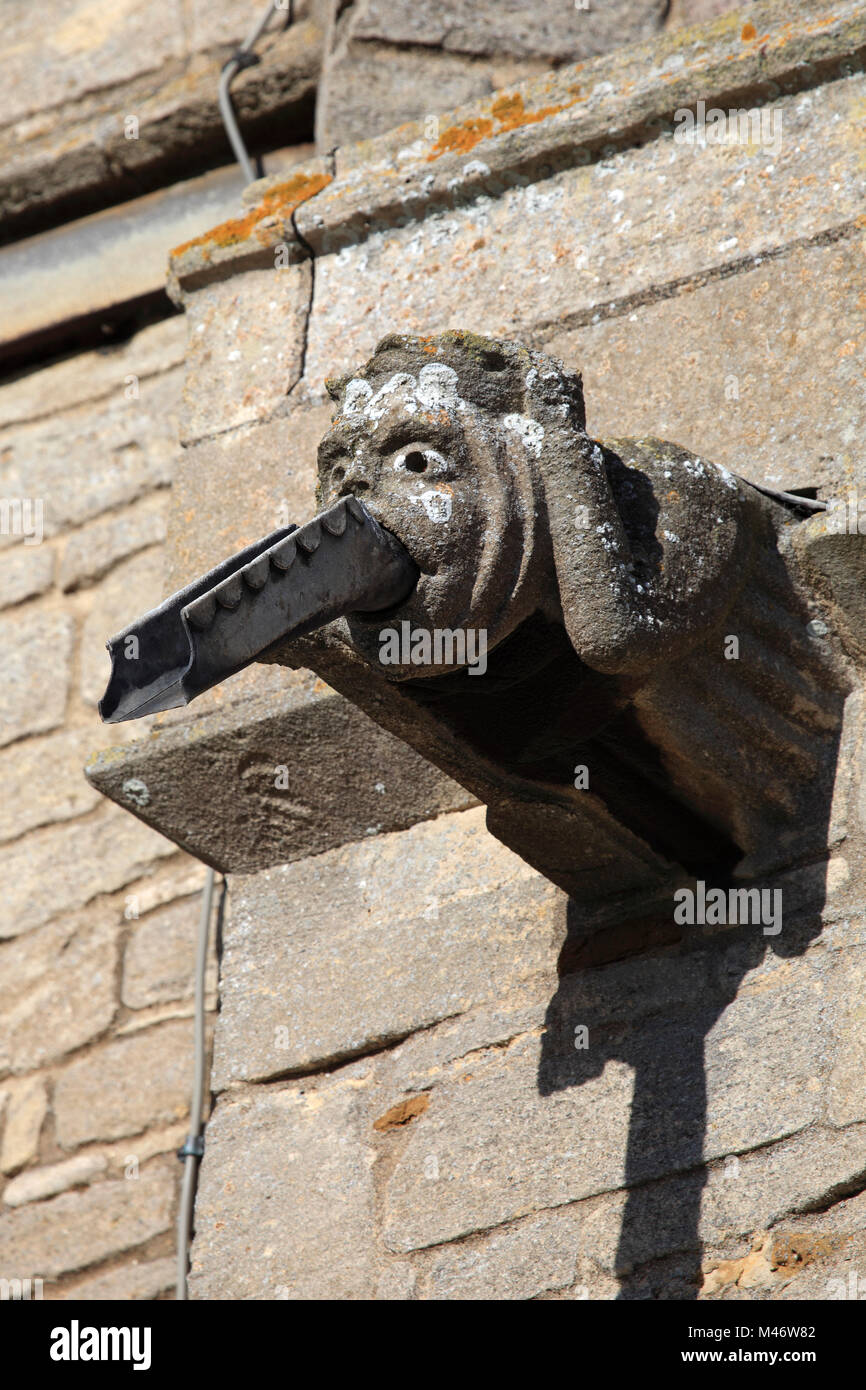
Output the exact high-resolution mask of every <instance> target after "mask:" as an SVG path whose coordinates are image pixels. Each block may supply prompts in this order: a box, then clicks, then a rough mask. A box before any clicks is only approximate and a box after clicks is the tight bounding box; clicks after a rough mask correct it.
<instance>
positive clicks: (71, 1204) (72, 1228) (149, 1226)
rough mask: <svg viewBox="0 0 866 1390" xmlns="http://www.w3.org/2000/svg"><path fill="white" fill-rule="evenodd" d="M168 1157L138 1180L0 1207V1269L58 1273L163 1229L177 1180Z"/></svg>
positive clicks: (167, 1223)
mask: <svg viewBox="0 0 866 1390" xmlns="http://www.w3.org/2000/svg"><path fill="white" fill-rule="evenodd" d="M170 1162H171V1160H169V1161H168V1162H166V1163H165V1164H164V1165H161V1166H159V1167H155V1168H153V1169H150V1170H149V1171H148V1172H147V1173H143V1174H142V1176H141V1178H140V1179H139V1180H138V1181H137V1182H125V1181H124V1180H123V1179H121V1180H120V1181H118V1182H97V1183H93V1184H92V1185H91V1186H90V1187H88V1188H85V1189H84V1191H82V1192H64V1193H62V1194H61V1195H60V1196H59V1197H51V1198H49V1200H48V1201H45V1202H33V1203H30V1204H29V1205H28V1206H25V1207H18V1208H16V1209H14V1210H11V1211H5V1212H3V1213H2V1214H0V1269H2V1270H4V1271H8V1276H7V1277H10V1278H11V1277H13V1276H14V1277H15V1278H20V1279H25V1278H41V1279H51V1278H57V1277H58V1276H59V1275H61V1274H67V1273H70V1272H71V1271H73V1270H76V1269H85V1268H86V1267H87V1266H88V1265H92V1264H96V1263H97V1261H99V1260H104V1259H107V1258H108V1257H109V1256H110V1255H117V1254H120V1252H121V1251H124V1250H131V1249H133V1248H134V1247H135V1246H138V1245H143V1244H144V1243H145V1241H148V1240H151V1239H152V1238H153V1237H154V1236H156V1235H160V1234H161V1233H162V1232H163V1231H167V1230H168V1229H169V1228H170V1226H171V1223H172V1219H173V1207H174V1199H175V1191H176V1186H177V1175H176V1173H175V1170H174V1168H172V1167H170V1166H169V1164H170ZM19 1271H20V1272H19Z"/></svg>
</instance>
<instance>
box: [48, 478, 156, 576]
mask: <svg viewBox="0 0 866 1390" xmlns="http://www.w3.org/2000/svg"><path fill="white" fill-rule="evenodd" d="M167 512H168V497H167V494H166V493H164V492H156V493H153V494H152V495H151V496H149V497H143V498H142V499H141V501H140V502H138V503H136V504H135V505H134V506H133V507H130V508H129V509H128V510H127V511H124V512H121V513H120V514H119V515H114V516H109V517H101V518H100V519H99V520H97V521H91V522H89V523H88V524H87V525H86V526H82V527H81V529H80V530H79V531H75V532H73V534H72V535H71V536H70V537H69V538H68V540H67V541H66V543H65V545H64V547H63V553H62V555H61V558H60V568H59V573H58V577H57V582H58V584H59V585H60V587H61V589H64V590H66V591H67V592H68V591H69V590H70V589H77V588H79V587H81V586H82V585H86V584H92V583H94V581H96V580H98V579H101V578H102V577H103V575H105V574H106V573H107V572H108V571H109V570H110V569H111V568H112V566H113V565H116V564H117V562H118V561H119V560H125V559H127V557H129V556H131V555H134V554H135V553H136V552H137V551H139V550H146V549H147V548H148V546H152V545H159V544H161V543H162V542H163V541H164V540H165V537H166V514H167Z"/></svg>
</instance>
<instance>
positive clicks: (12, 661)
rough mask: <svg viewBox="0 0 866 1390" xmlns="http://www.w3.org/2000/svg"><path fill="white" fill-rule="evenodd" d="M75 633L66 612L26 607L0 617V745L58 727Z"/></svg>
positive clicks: (69, 672) (65, 696)
mask: <svg viewBox="0 0 866 1390" xmlns="http://www.w3.org/2000/svg"><path fill="white" fill-rule="evenodd" d="M74 635H75V625H74V622H73V620H72V618H71V617H70V616H69V615H68V614H66V613H59V612H53V611H49V610H45V609H29V608H28V609H26V610H24V611H23V612H21V613H13V614H8V615H6V616H5V617H2V618H0V666H2V670H3V682H2V685H0V745H2V744H5V743H11V742H12V741H13V739H16V738H21V737H22V736H23V735H24V734H41V733H45V732H46V730H48V729H56V728H57V726H58V725H59V724H62V723H63V721H64V718H65V715H66V700H67V696H68V693H69V683H70V677H71V669H70V668H71V662H72V648H73V642H74Z"/></svg>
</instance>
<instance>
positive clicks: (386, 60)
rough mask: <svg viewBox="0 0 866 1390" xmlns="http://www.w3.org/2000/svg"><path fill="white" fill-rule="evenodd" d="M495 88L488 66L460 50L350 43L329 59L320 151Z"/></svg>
mask: <svg viewBox="0 0 866 1390" xmlns="http://www.w3.org/2000/svg"><path fill="white" fill-rule="evenodd" d="M493 87H494V82H493V74H492V72H490V71H489V70H488V68H487V67H486V66H485V65H483V64H480V63H474V62H472V61H470V60H467V59H466V58H463V57H461V56H459V55H457V54H449V53H441V52H437V51H436V50H435V49H433V48H431V49H427V50H424V49H421V48H416V49H413V50H408V51H406V50H401V49H398V48H394V49H389V48H379V47H376V48H370V49H368V48H367V46H366V45H363V44H355V43H352V44H350V45H349V47H348V48H343V49H341V50H339V51H338V52H337V53H336V54H334V55H333V56H332V57H331V58H330V59H329V60H327V61H326V63H325V66H324V69H323V72H322V94H321V97H320V98H319V101H318V102H317V107H316V138H317V142H318V144H319V148H320V149H323V150H331V149H334V148H336V147H339V146H344V145H350V144H352V143H354V142H355V141H357V140H367V139H369V138H370V137H372V136H376V135H381V134H383V133H384V132H385V131H386V130H392V129H393V128H394V126H400V125H403V123H404V122H406V121H414V120H419V119H421V118H422V117H423V116H424V115H425V114H427V113H428V112H430V113H435V112H437V111H444V110H449V109H451V108H453V107H455V106H463V105H465V104H467V103H468V102H471V101H476V100H478V99H480V98H481V97H484V96H487V95H488V93H490V92H492V91H493ZM433 119H435V116H434V117H433Z"/></svg>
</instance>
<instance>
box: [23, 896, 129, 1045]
mask: <svg viewBox="0 0 866 1390" xmlns="http://www.w3.org/2000/svg"><path fill="white" fill-rule="evenodd" d="M0 961H2V972H3V973H2V977H0V1014H2V1017H3V1030H2V1034H0V1068H2V1069H3V1070H5V1069H6V1068H8V1069H9V1070H10V1071H15V1072H21V1071H27V1070H28V1069H29V1068H31V1067H38V1066H45V1065H46V1064H47V1063H49V1062H53V1061H56V1060H57V1058H58V1057H62V1056H63V1055H64V1054H65V1053H67V1052H72V1051H74V1049H75V1048H77V1047H81V1046H82V1045H83V1044H84V1043H86V1042H89V1041H90V1039H91V1038H95V1037H97V1036H98V1034H100V1033H101V1032H102V1031H103V1029H105V1028H107V1027H108V1025H109V1023H110V1022H111V1019H112V1017H113V1015H114V1011H115V972H116V968H117V927H116V926H115V925H114V923H112V922H110V921H106V920H105V919H104V918H103V919H102V920H100V919H97V920H95V921H92V922H84V923H79V922H75V921H74V920H72V921H70V920H69V919H68V918H64V919H63V920H61V921H59V922H55V923H52V924H51V925H49V926H45V927H42V928H41V929H40V930H38V931H34V932H29V933H28V934H26V935H25V936H22V937H19V938H18V939H17V940H15V941H6V942H4V943H3V945H2V947H0Z"/></svg>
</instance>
